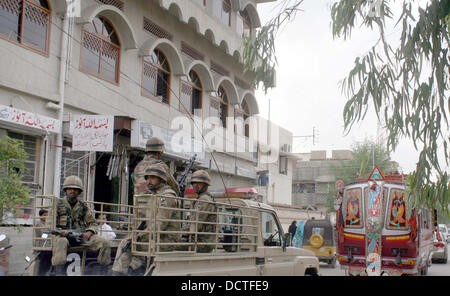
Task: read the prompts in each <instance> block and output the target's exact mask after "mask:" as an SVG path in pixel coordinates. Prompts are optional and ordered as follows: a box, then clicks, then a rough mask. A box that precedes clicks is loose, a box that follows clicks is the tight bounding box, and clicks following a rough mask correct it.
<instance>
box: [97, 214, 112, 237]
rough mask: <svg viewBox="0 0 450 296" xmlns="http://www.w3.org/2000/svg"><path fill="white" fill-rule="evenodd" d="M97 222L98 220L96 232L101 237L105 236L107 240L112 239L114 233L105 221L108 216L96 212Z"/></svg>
mask: <svg viewBox="0 0 450 296" xmlns="http://www.w3.org/2000/svg"><path fill="white" fill-rule="evenodd" d="M96 216H97V222H98V233H99V235H100V236H101V237H104V238H106V239H107V240H113V239H115V238H116V233H115V232H114V231H113V229H112V227H111V226H110V225H109V224H108V223H106V222H107V221H108V217H107V216H106V215H105V214H101V213H97V215H96Z"/></svg>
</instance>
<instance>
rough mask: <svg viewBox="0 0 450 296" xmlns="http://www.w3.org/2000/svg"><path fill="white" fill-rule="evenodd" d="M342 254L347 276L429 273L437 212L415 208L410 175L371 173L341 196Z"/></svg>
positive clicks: (338, 220)
mask: <svg viewBox="0 0 450 296" xmlns="http://www.w3.org/2000/svg"><path fill="white" fill-rule="evenodd" d="M335 198H336V200H335V205H336V209H337V212H336V229H337V252H336V255H337V259H338V261H339V264H340V266H341V268H342V269H344V270H345V272H346V275H425V274H427V271H428V267H429V266H430V265H431V252H432V247H433V246H432V231H433V226H432V221H431V211H430V210H429V209H426V208H418V207H414V205H413V204H412V202H411V201H410V199H409V198H408V195H407V192H406V190H405V175H401V174H398V173H395V174H391V175H386V176H383V172H382V171H380V169H379V168H378V167H376V166H375V168H374V169H373V171H372V173H371V174H370V176H369V177H368V178H357V180H356V182H355V183H352V184H348V185H346V186H342V187H340V190H338V193H337V194H336V195H335Z"/></svg>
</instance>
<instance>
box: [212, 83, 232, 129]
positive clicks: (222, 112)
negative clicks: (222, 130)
mask: <svg viewBox="0 0 450 296" xmlns="http://www.w3.org/2000/svg"><path fill="white" fill-rule="evenodd" d="M211 99H212V100H211V108H210V115H209V116H210V117H214V116H215V117H218V118H219V119H220V121H221V122H222V126H223V127H227V117H228V96H227V92H226V91H225V89H224V88H223V87H222V86H220V87H219V89H218V91H217V96H215V97H211Z"/></svg>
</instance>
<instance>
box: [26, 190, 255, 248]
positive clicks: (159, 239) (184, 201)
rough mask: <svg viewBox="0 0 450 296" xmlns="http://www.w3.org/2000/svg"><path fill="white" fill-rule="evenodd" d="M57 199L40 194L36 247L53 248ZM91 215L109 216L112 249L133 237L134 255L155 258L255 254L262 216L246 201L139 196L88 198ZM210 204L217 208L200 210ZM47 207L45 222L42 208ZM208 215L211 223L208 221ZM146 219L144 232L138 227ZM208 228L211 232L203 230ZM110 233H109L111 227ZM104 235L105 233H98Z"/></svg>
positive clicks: (36, 211)
mask: <svg viewBox="0 0 450 296" xmlns="http://www.w3.org/2000/svg"><path fill="white" fill-rule="evenodd" d="M164 199H165V201H166V203H165V204H167V201H169V200H172V201H176V203H177V207H169V206H165V205H162V200H164ZM56 201H57V197H55V196H52V195H40V196H36V198H35V200H34V206H33V212H34V223H33V239H32V241H33V250H35V251H51V250H52V236H48V237H46V238H43V237H41V234H42V233H45V232H48V231H49V230H50V229H55V228H56V226H57V225H56V216H55V214H54V213H56V204H57V202H56ZM85 202H86V203H87V204H88V207H89V208H90V209H91V211H92V214H93V215H95V214H97V213H98V214H106V215H107V216H108V221H107V223H108V224H109V225H110V226H111V228H112V230H111V231H112V232H114V233H115V234H116V238H114V239H111V240H110V244H111V246H112V247H117V246H118V245H119V243H120V242H121V241H122V240H123V239H125V238H128V237H131V239H132V244H131V251H132V254H133V255H135V256H147V257H148V256H154V255H164V254H168V253H172V254H174V253H173V252H176V253H177V254H195V253H203V254H205V253H208V254H210V255H220V254H223V253H225V252H226V253H229V252H236V253H237V252H256V249H257V245H258V233H259V231H260V216H259V212H258V210H257V209H256V208H252V207H250V206H248V204H247V203H246V202H245V201H244V200H241V199H218V198H217V199H215V201H211V202H208V201H203V200H197V199H193V198H182V197H173V196H163V195H152V194H149V195H136V196H135V197H134V204H133V205H122V204H113V203H104V202H95V201H85ZM205 204H210V205H212V207H211V208H212V209H213V210H209V211H207V210H200V209H199V208H200V206H201V205H205ZM41 209H45V210H47V211H48V216H47V217H46V222H45V223H42V220H41V219H42V218H43V217H41V216H39V210H41ZM208 216H209V221H204V220H203V219H204V218H205V217H208ZM142 221H145V223H146V227H145V229H144V230H137V228H138V225H139V224H140V223H141V222H142ZM202 229H203V230H205V229H206V230H207V231H208V232H205V231H202ZM106 232H107V231H106ZM98 234H99V235H101V234H102V233H100V231H99V232H98Z"/></svg>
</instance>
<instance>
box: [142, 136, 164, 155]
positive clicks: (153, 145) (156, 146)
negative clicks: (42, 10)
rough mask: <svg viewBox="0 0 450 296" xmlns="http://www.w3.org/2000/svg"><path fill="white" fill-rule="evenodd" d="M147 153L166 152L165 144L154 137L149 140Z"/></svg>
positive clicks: (146, 147) (146, 148) (146, 145)
mask: <svg viewBox="0 0 450 296" xmlns="http://www.w3.org/2000/svg"><path fill="white" fill-rule="evenodd" d="M145 152H161V153H162V152H164V142H163V140H161V139H160V138H157V137H153V138H151V139H149V140H147V143H146V144H145Z"/></svg>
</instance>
